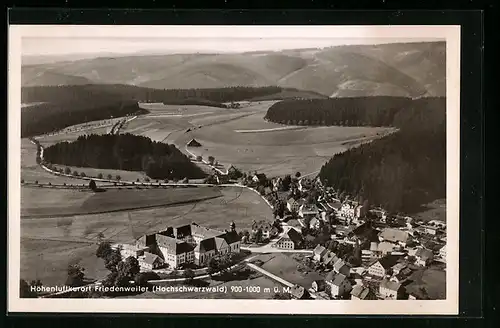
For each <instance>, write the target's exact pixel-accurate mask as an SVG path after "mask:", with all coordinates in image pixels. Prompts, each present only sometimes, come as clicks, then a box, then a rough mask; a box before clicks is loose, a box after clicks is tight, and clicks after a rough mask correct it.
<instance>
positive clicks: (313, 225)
mask: <svg viewBox="0 0 500 328" xmlns="http://www.w3.org/2000/svg"><path fill="white" fill-rule="evenodd" d="M320 227H321V221H320V220H319V219H318V218H315V217H313V218H312V219H311V221H310V222H309V228H310V229H319V228H320Z"/></svg>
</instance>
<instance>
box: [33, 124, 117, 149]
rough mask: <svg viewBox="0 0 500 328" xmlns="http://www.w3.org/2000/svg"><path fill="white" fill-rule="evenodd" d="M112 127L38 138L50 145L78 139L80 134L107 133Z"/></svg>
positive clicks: (46, 145) (45, 145) (45, 144)
mask: <svg viewBox="0 0 500 328" xmlns="http://www.w3.org/2000/svg"><path fill="white" fill-rule="evenodd" d="M109 129H110V126H107V127H98V128H94V129H87V130H82V131H75V132H67V133H61V134H56V135H53V136H44V137H41V138H38V140H39V141H40V143H41V144H42V146H44V147H48V146H50V145H53V144H55V143H58V142H62V141H68V142H71V141H75V140H76V139H78V137H79V136H83V135H86V134H106V133H108V130H109Z"/></svg>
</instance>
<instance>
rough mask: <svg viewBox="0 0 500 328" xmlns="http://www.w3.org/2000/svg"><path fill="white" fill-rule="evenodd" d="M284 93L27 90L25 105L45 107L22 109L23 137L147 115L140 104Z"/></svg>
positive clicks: (95, 87) (214, 102)
mask: <svg viewBox="0 0 500 328" xmlns="http://www.w3.org/2000/svg"><path fill="white" fill-rule="evenodd" d="M283 90H284V89H282V88H280V87H273V86H271V87H259V88H253V87H230V88H217V89H178V90H160V89H150V88H142V87H136V86H131V85H121V84H88V85H64V86H39V87H24V88H22V90H21V101H22V103H38V102H40V103H42V104H39V105H34V106H30V107H25V108H22V110H21V136H22V137H32V136H35V135H40V134H44V133H50V132H54V131H57V130H60V129H62V128H65V127H68V126H71V125H75V124H80V123H86V122H90V121H96V120H103V119H109V118H111V117H121V116H126V115H137V114H147V113H148V111H147V110H145V109H141V108H139V106H138V105H137V102H163V103H165V104H179V105H204V106H212V107H226V105H225V104H223V102H234V101H240V100H246V99H251V98H254V97H264V96H272V95H273V94H277V95H279V94H281V92H282V91H283ZM278 98H279V96H278Z"/></svg>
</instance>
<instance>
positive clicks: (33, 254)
mask: <svg viewBox="0 0 500 328" xmlns="http://www.w3.org/2000/svg"><path fill="white" fill-rule="evenodd" d="M96 249H97V246H96V245H94V244H89V243H78V242H67V241H64V242H63V241H50V240H34V239H26V238H23V239H21V265H20V268H21V279H25V280H28V281H30V280H33V279H40V280H41V281H42V283H43V284H44V285H45V286H61V285H63V284H64V283H65V281H66V277H67V267H68V265H69V264H74V263H78V264H80V265H82V266H83V267H84V268H85V275H86V277H88V278H94V279H98V278H103V277H104V276H105V275H106V274H107V273H108V271H107V270H106V268H104V262H103V260H102V259H99V258H97V256H95V252H96Z"/></svg>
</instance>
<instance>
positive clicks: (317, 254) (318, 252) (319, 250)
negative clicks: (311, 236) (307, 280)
mask: <svg viewBox="0 0 500 328" xmlns="http://www.w3.org/2000/svg"><path fill="white" fill-rule="evenodd" d="M327 252H328V251H327V249H326V248H325V247H323V246H321V245H319V244H318V245H317V246H316V248H314V251H313V259H314V260H315V261H318V262H319V261H321V260H322V259H323V256H324V255H325V254H326V253H327Z"/></svg>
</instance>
